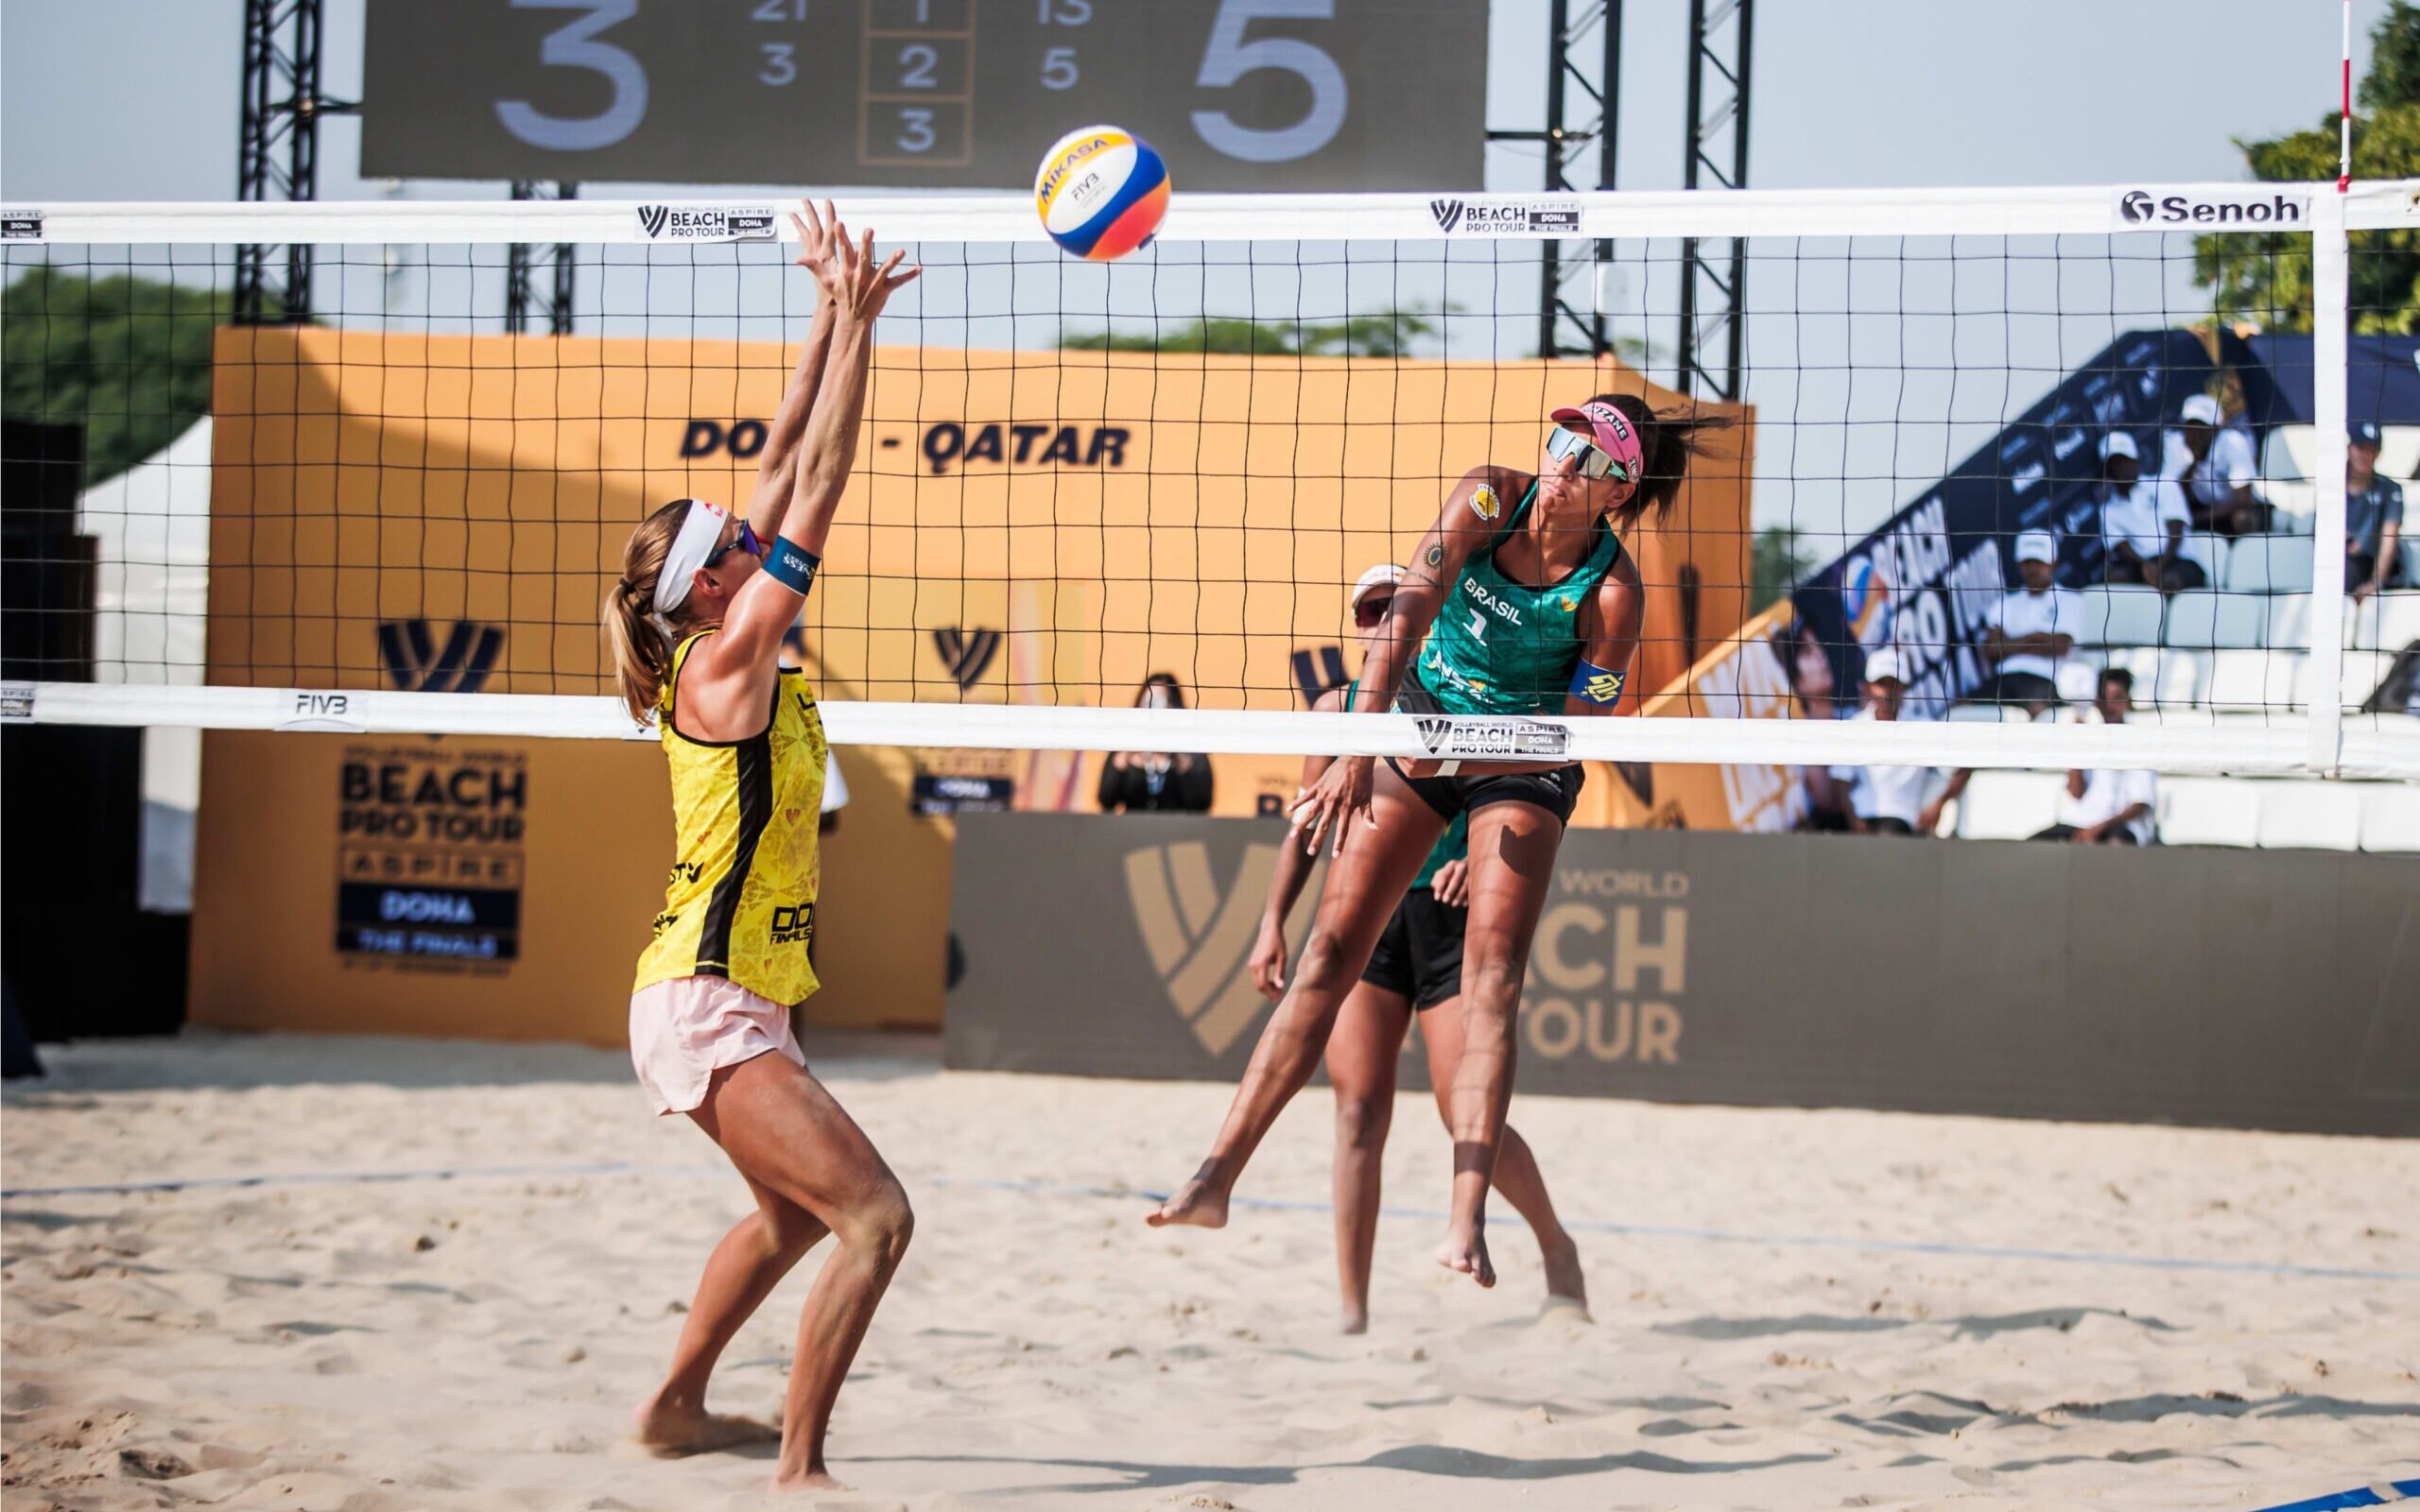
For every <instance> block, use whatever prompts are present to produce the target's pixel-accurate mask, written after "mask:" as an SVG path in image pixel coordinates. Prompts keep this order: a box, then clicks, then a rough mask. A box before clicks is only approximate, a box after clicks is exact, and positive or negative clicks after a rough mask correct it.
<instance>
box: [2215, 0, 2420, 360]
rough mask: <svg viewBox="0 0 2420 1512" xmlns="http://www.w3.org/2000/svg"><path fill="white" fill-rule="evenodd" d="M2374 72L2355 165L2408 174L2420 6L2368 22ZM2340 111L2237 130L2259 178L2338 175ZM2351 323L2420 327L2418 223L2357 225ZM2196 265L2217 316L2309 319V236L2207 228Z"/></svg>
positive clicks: (2417, 155)
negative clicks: (2247, 136) (2291, 125)
mask: <svg viewBox="0 0 2420 1512" xmlns="http://www.w3.org/2000/svg"><path fill="white" fill-rule="evenodd" d="M2370 43H2371V49H2372V51H2371V57H2370V68H2369V72H2368V73H2367V74H2365V75H2364V76H2363V77H2362V79H2361V86H2360V90H2359V94H2358V95H2357V99H2358V101H2359V113H2358V114H2356V115H2355V116H2354V119H2353V174H2354V177H2356V178H2359V179H2402V178H2409V177H2411V176H2413V175H2415V174H2420V7H2415V6H2413V5H2411V4H2410V3H2408V0H2392V3H2391V4H2389V5H2388V7H2387V10H2386V14H2385V15H2384V16H2382V17H2380V18H2379V20H2378V24H2377V26H2375V27H2373V28H2371V31H2370ZM2341 120H2342V116H2341V115H2340V114H2338V113H2337V112H2329V113H2328V114H2326V115H2325V116H2323V117H2321V119H2320V123H2319V125H2317V126H2316V127H2313V128H2311V129H2309V130H2307V131H2292V132H2289V133H2287V134H2286V135H2284V136H2278V137H2268V138H2263V139H2259V140H2256V141H2248V142H2247V141H2244V140H2243V139H2241V138H2238V139H2237V141H2236V146H2238V147H2239V148H2241V149H2242V151H2243V156H2244V161H2245V162H2246V163H2248V164H2250V165H2251V168H2252V175H2253V177H2254V178H2256V179H2258V180H2263V181H2264V182H2308V181H2311V180H2325V181H2330V182H2332V181H2333V180H2335V178H2336V169H2337V143H2338V123H2339V122H2340V121H2341ZM2351 242H2352V264H2351V269H2350V272H2351V285H2352V286H2351V290H2350V294H2351V303H2352V313H2353V329H2354V330H2355V331H2357V332H2361V333H2364V334H2391V335H2408V334H2410V333H2411V332H2413V331H2415V330H2420V232H2409V231H2376V232H2371V231H2364V232H2353V233H2352V237H2351ZM2193 270H2194V272H2195V274H2196V275H2197V276H2198V277H2199V278H2200V279H2201V280H2202V282H2204V283H2207V284H2208V285H2210V287H2211V289H2212V290H2213V291H2214V293H2215V299H2214V301H2213V303H2214V305H2215V308H2216V313H2217V315H2218V317H2219V318H2220V319H2221V320H2225V321H2227V322H2229V323H2236V322H2248V323H2250V324H2253V325H2256V326H2260V327H2262V328H2264V329H2268V330H2276V331H2308V330H2309V329H2310V312H2311V269H2310V238H2309V237H2308V236H2306V235H2292V234H2286V235H2263V234H2257V233H2245V234H2236V233H2228V234H2224V235H2213V236H2200V237H2196V238H2195V239H2194V242H2193Z"/></svg>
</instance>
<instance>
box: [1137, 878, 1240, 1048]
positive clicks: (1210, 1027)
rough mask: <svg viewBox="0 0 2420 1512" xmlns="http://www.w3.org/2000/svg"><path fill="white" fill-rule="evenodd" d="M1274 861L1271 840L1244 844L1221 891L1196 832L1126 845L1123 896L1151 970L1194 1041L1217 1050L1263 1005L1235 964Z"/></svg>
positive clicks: (1237, 1032) (1232, 1037)
mask: <svg viewBox="0 0 2420 1512" xmlns="http://www.w3.org/2000/svg"><path fill="white" fill-rule="evenodd" d="M1276 869H1277V848H1276V847H1275V846H1273V845H1252V846H1246V847H1245V848H1244V853H1243V859H1242V861H1241V862H1240V864H1238V865H1237V866H1236V874H1235V876H1234V878H1233V879H1231V880H1230V881H1229V883H1228V885H1227V887H1226V889H1225V891H1223V892H1221V891H1220V890H1219V885H1218V883H1217V882H1216V881H1215V880H1214V879H1213V875H1212V873H1211V870H1210V850H1209V848H1208V847H1207V846H1205V845H1203V844H1202V843H1201V841H1199V840H1186V841H1183V842H1181V843H1179V844H1176V845H1154V846H1146V847H1144V848H1143V849H1141V850H1139V851H1128V852H1127V853H1126V896H1127V900H1128V901H1129V902H1132V904H1133V905H1134V923H1135V927H1136V928H1137V929H1138V930H1140V931H1141V933H1142V936H1143V949H1144V951H1145V952H1146V953H1147V954H1149V955H1150V958H1151V970H1152V971H1155V972H1157V973H1158V974H1159V978H1160V986H1161V987H1162V988H1165V989H1166V990H1167V996H1168V1003H1169V1005H1171V1006H1173V1007H1174V1008H1175V1009H1176V1011H1177V1015H1178V1017H1180V1018H1182V1019H1184V1022H1185V1023H1186V1025H1187V1026H1188V1027H1189V1028H1191V1029H1192V1030H1193V1037H1194V1038H1195V1039H1196V1040H1200V1041H1201V1048H1202V1049H1204V1050H1207V1051H1209V1052H1210V1053H1211V1054H1212V1055H1214V1056H1217V1055H1223V1054H1224V1053H1225V1052H1226V1050H1227V1047H1228V1046H1230V1045H1232V1044H1234V1043H1235V1042H1236V1040H1237V1039H1239V1038H1240V1037H1241V1036H1242V1035H1243V1032H1244V1031H1245V1030H1247V1029H1249V1028H1251V1027H1252V1025H1253V1021H1254V1020H1256V1019H1258V1018H1259V1017H1260V1011H1261V1009H1263V1008H1265V1007H1267V1006H1268V1003H1267V1001H1266V1000H1265V999H1263V998H1262V997H1261V995H1260V993H1259V991H1258V990H1257V989H1255V988H1253V983H1252V977H1251V975H1250V974H1249V973H1247V972H1246V971H1244V970H1243V965H1244V957H1245V955H1246V954H1247V953H1249V952H1250V951H1251V949H1252V941H1253V934H1254V933H1255V932H1256V931H1257V930H1258V929H1259V927H1260V907H1261V900H1262V899H1264V898H1266V897H1267V896H1268V894H1269V879H1270V876H1271V874H1272V873H1273V872H1275V871H1276Z"/></svg>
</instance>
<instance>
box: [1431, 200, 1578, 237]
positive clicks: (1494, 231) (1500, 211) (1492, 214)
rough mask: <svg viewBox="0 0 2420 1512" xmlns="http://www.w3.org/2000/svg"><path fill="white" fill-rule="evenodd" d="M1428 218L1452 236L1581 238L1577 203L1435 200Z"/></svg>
mask: <svg viewBox="0 0 2420 1512" xmlns="http://www.w3.org/2000/svg"><path fill="white" fill-rule="evenodd" d="M1428 214H1429V215H1433V216H1435V217H1436V220H1437V229H1438V230H1439V231H1442V232H1444V233H1445V234H1446V235H1448V236H1577V235H1579V234H1580V233H1581V232H1580V201H1579V200H1577V199H1431V200H1430V201H1428Z"/></svg>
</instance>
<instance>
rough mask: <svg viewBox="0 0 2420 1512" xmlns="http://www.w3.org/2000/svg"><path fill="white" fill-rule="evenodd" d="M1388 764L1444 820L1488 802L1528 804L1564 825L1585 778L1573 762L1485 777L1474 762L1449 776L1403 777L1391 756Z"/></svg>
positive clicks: (1483, 769)
mask: <svg viewBox="0 0 2420 1512" xmlns="http://www.w3.org/2000/svg"><path fill="white" fill-rule="evenodd" d="M1387 765H1390V766H1392V767H1393V768H1394V769H1395V775H1396V776H1397V777H1402V778H1403V781H1404V785H1405V786H1407V787H1409V788H1410V789H1411V790H1412V791H1413V792H1414V793H1417V794H1419V795H1420V800H1421V801H1422V802H1423V803H1426V804H1427V805H1428V806H1429V807H1430V808H1432V809H1435V810H1436V811H1437V813H1438V814H1439V816H1442V817H1443V818H1444V819H1445V821H1446V822H1447V823H1451V822H1453V817H1454V816H1455V815H1457V814H1467V813H1470V812H1472V811H1473V810H1476V809H1483V808H1485V807H1487V806H1488V805H1489V804H1490V803H1530V804H1535V805H1536V806H1537V807H1539V808H1542V809H1544V810H1546V811H1547V813H1549V814H1551V815H1553V816H1555V818H1556V820H1557V821H1558V822H1560V823H1563V824H1569V823H1570V822H1571V811H1572V810H1573V809H1574V808H1575V807H1577V806H1578V805H1579V802H1580V788H1581V785H1582V783H1584V782H1587V781H1588V772H1587V769H1586V768H1585V767H1582V766H1580V765H1570V766H1558V767H1556V768H1555V769H1554V770H1553V771H1550V772H1523V773H1520V774H1519V775H1517V776H1513V777H1490V776H1487V775H1486V773H1487V766H1486V764H1485V763H1482V762H1473V763H1471V764H1469V765H1465V766H1464V767H1463V768H1462V770H1461V771H1459V772H1457V773H1455V774H1454V775H1453V776H1451V777H1406V776H1404V769H1403V764H1402V763H1401V762H1398V761H1396V760H1395V759H1394V758H1393V757H1392V756H1390V757H1388V758H1387Z"/></svg>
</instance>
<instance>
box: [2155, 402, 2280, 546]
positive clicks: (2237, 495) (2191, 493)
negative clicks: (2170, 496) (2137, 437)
mask: <svg viewBox="0 0 2420 1512" xmlns="http://www.w3.org/2000/svg"><path fill="white" fill-rule="evenodd" d="M2162 439H2163V441H2164V445H2163V447H2162V455H2161V457H2160V469H2159V470H2160V475H2161V476H2163V477H2166V478H2169V479H2170V480H2172V481H2173V482H2175V483H2176V484H2177V485H2178V486H2179V487H2181V488H2182V489H2183V490H2185V504H2186V507H2187V509H2188V510H2190V511H2191V513H2192V516H2193V528H2194V529H2196V530H2215V531H2217V532H2218V533H2219V534H2220V535H2222V536H2249V535H2256V534H2258V533H2259V532H2261V531H2263V530H2266V529H2268V528H2269V506H2268V505H2267V504H2266V503H2265V502H2264V501H2262V500H2261V499H2260V498H2259V497H2258V496H2257V495H2256V494H2255V493H2254V492H2253V491H2252V485H2253V484H2254V483H2256V482H2257V481H2258V480H2259V477H2260V458H2259V455H2258V449H2257V448H2256V447H2255V446H2254V445H2253V443H2252V433H2251V432H2250V431H2248V430H2245V429H2244V428H2243V427H2241V426H2238V425H2226V424H2224V423H2223V421H2222V418H2221V415H2220V413H2219V402H2218V401H2217V400H2215V399H2213V398H2211V397H2210V396H2209V395H2207V394H2195V395H2194V396H2193V397H2192V398H2190V399H2188V400H2187V401H2186V402H2185V408H2184V410H2183V412H2182V413H2180V414H2179V415H2178V416H2177V422H2176V428H2175V429H2174V430H2171V431H2169V432H2167V433H2166V434H2165V435H2164V437H2163V438H2162Z"/></svg>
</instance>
